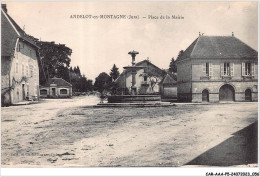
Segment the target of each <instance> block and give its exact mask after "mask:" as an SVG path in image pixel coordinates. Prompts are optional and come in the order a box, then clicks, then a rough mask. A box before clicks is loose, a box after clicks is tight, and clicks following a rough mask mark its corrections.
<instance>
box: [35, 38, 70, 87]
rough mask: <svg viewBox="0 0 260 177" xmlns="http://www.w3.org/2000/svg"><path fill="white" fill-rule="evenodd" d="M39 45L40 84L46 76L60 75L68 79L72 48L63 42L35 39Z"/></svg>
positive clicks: (44, 81)
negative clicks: (56, 42)
mask: <svg viewBox="0 0 260 177" xmlns="http://www.w3.org/2000/svg"><path fill="white" fill-rule="evenodd" d="M37 45H38V46H39V47H40V50H39V53H40V58H41V59H40V60H41V61H40V65H41V67H40V84H44V83H46V81H47V78H52V77H54V76H56V77H61V78H63V79H64V80H66V81H68V82H69V80H70V78H69V69H68V68H69V66H70V62H71V59H70V56H71V54H72V50H71V49H70V48H69V47H67V46H65V45H64V44H55V43H54V42H43V41H37Z"/></svg>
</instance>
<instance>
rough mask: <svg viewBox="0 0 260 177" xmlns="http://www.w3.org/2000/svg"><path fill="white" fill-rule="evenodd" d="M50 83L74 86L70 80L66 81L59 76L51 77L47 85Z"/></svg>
mask: <svg viewBox="0 0 260 177" xmlns="http://www.w3.org/2000/svg"><path fill="white" fill-rule="evenodd" d="M50 84H56V85H57V86H67V87H71V86H72V85H71V84H70V83H69V82H67V81H65V80H64V79H62V78H57V77H53V78H49V80H48V82H47V83H46V84H45V86H50Z"/></svg>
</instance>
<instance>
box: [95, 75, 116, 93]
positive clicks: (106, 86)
mask: <svg viewBox="0 0 260 177" xmlns="http://www.w3.org/2000/svg"><path fill="white" fill-rule="evenodd" d="M111 85H112V79H111V77H110V76H109V75H108V74H107V73H105V72H102V73H100V74H99V75H98V77H96V80H95V84H94V89H95V90H97V91H99V92H100V93H102V92H104V91H108V90H110V89H111Z"/></svg>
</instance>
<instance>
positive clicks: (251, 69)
mask: <svg viewBox="0 0 260 177" xmlns="http://www.w3.org/2000/svg"><path fill="white" fill-rule="evenodd" d="M254 75H255V64H254V63H250V62H243V63H242V76H254Z"/></svg>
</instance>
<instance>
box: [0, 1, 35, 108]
mask: <svg viewBox="0 0 260 177" xmlns="http://www.w3.org/2000/svg"><path fill="white" fill-rule="evenodd" d="M1 30H2V33H1V40H2V41H1V42H2V44H1V80H2V81H1V98H2V105H10V104H14V103H18V102H21V101H24V100H28V99H38V95H39V68H38V61H39V53H38V49H39V48H38V46H37V45H36V43H35V41H34V40H33V39H32V38H31V37H30V36H29V35H27V34H26V33H25V32H24V31H23V30H22V29H21V28H20V27H19V26H18V25H17V24H16V22H15V21H14V20H13V19H12V18H11V17H10V16H9V15H8V13H7V8H6V5H5V4H2V7H1Z"/></svg>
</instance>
